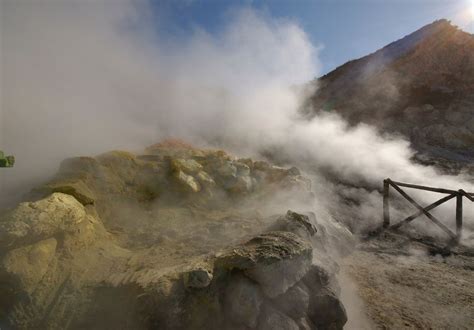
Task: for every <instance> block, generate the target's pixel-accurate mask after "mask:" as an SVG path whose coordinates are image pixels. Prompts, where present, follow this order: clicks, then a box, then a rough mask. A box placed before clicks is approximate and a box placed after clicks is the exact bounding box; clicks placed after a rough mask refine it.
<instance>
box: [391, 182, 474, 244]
mask: <svg viewBox="0 0 474 330" xmlns="http://www.w3.org/2000/svg"><path fill="white" fill-rule="evenodd" d="M390 187H392V188H393V189H395V190H396V191H397V192H398V193H399V194H400V195H402V196H403V197H404V198H405V199H406V200H407V201H409V202H410V203H411V204H412V205H413V206H415V207H416V208H417V209H418V211H417V212H416V213H414V214H412V215H410V216H409V217H407V218H405V219H403V220H402V221H400V222H398V223H396V224H393V225H390V209H389V207H390V204H389V195H390V194H389V193H390ZM401 187H405V188H412V189H419V190H425V191H431V192H435V193H440V194H445V195H446V196H444V197H443V198H441V199H439V200H437V201H436V202H434V203H432V204H430V205H428V206H426V207H422V206H421V205H420V204H418V203H417V202H416V201H415V200H414V199H413V198H412V197H411V196H410V195H408V194H407V193H406V192H405V191H404V190H403V189H402V188H401ZM464 197H465V198H467V199H468V200H470V201H471V202H474V193H467V192H465V191H464V190H462V189H459V190H450V189H442V188H432V187H425V186H420V185H415V184H408V183H402V182H395V181H392V180H390V179H385V180H384V181H383V228H393V229H396V228H400V227H401V226H402V225H404V224H406V223H409V222H411V221H413V220H415V219H416V218H418V217H419V216H421V215H425V216H426V217H427V218H428V219H430V220H431V221H432V222H433V223H434V224H436V225H437V226H438V227H439V228H441V229H442V230H443V231H444V232H446V234H448V235H449V237H450V238H451V239H453V240H457V241H459V239H460V237H461V233H462V225H463V224H462V223H463V214H462V213H463V210H462V209H463V207H462V206H463V198H464ZM453 198H456V233H453V232H452V231H451V230H450V229H449V228H448V227H446V226H445V225H444V224H443V223H442V222H441V221H439V220H438V219H437V218H436V217H435V216H434V215H432V214H431V213H430V211H431V210H433V209H434V208H436V207H438V206H440V205H441V204H443V203H445V202H447V201H449V200H451V199H453Z"/></svg>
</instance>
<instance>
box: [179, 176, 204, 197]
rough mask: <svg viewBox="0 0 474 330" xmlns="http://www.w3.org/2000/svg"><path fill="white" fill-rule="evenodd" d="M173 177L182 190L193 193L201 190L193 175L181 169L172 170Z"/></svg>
mask: <svg viewBox="0 0 474 330" xmlns="http://www.w3.org/2000/svg"><path fill="white" fill-rule="evenodd" d="M174 178H175V179H176V181H177V183H178V184H179V185H180V187H181V188H182V189H183V190H184V191H187V192H193V193H197V192H199V191H201V185H200V184H199V182H198V181H197V180H196V179H195V178H194V177H193V176H191V175H189V174H186V173H184V172H183V171H178V172H174Z"/></svg>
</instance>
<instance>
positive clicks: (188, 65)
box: [0, 0, 474, 292]
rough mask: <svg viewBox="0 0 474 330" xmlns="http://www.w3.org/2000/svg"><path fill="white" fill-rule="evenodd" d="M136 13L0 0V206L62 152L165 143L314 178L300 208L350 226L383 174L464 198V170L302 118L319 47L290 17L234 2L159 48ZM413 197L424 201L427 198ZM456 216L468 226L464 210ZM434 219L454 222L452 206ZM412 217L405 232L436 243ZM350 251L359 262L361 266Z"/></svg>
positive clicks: (377, 206) (134, 5) (468, 186)
mask: <svg viewBox="0 0 474 330" xmlns="http://www.w3.org/2000/svg"><path fill="white" fill-rule="evenodd" d="M148 5H149V4H148V3H147V1H131V0H130V1H125V0H124V1H118V2H116V3H114V6H109V5H108V2H107V1H94V2H82V1H44V2H42V3H41V4H38V3H35V2H33V1H31V2H27V1H24V2H18V1H13V0H6V1H2V2H1V3H0V9H1V10H0V15H1V16H0V18H1V19H0V25H1V26H0V37H1V44H2V49H1V55H2V58H1V77H0V78H1V84H2V103H1V109H0V110H1V117H0V118H1V120H2V121H1V122H0V125H1V127H0V146H1V148H2V150H5V151H6V152H7V153H11V154H15V155H16V157H17V165H16V167H15V168H13V169H11V170H5V171H3V170H2V171H1V172H0V182H1V186H0V199H1V201H2V203H6V204H10V205H11V204H12V203H13V202H14V201H18V200H19V199H21V196H22V194H24V193H25V192H27V191H28V190H29V189H31V188H32V187H34V186H37V185H39V184H40V183H42V182H45V181H48V179H49V177H51V176H52V175H53V174H54V173H55V172H56V170H57V164H59V162H60V161H61V160H63V159H64V158H66V157H71V156H78V155H95V154H98V153H101V152H103V151H108V150H112V149H129V150H132V151H133V150H139V149H141V148H142V147H143V146H145V145H149V144H151V143H154V142H156V141H157V140H160V139H161V138H163V137H169V136H178V137H181V138H183V139H185V140H189V141H193V142H195V143H196V144H197V145H201V146H205V147H220V148H224V149H226V150H229V151H231V152H233V153H234V154H237V155H240V156H246V157H248V156H253V157H256V158H267V159H271V160H272V161H275V162H277V163H279V164H282V165H290V166H291V165H296V166H298V167H299V168H301V169H302V170H304V171H305V172H306V173H307V174H308V175H310V176H311V177H312V179H313V191H314V192H315V196H316V198H315V201H314V203H315V205H314V206H313V205H311V206H310V207H309V208H310V209H312V210H313V211H315V212H316V214H318V215H319V216H320V217H323V218H328V219H330V218H335V219H337V220H339V221H340V222H343V223H345V224H347V225H348V226H349V227H350V228H351V229H352V230H353V231H354V232H365V231H367V230H369V229H372V228H373V227H374V226H376V225H378V224H379V223H380V217H381V203H380V200H381V196H380V187H381V183H382V180H383V179H384V178H387V177H390V178H392V179H394V180H398V181H406V182H410V183H417V184H426V185H430V186H439V187H443V188H451V189H456V190H457V189H460V188H463V189H464V190H466V191H474V185H473V179H472V177H470V176H468V175H464V176H462V175H458V176H453V175H446V174H443V173H440V172H439V171H438V170H437V169H435V168H433V167H430V166H423V165H419V164H416V163H414V162H413V161H412V160H411V159H412V157H413V155H414V153H413V151H412V150H411V149H410V147H409V144H408V142H406V141H404V140H401V139H399V138H397V137H391V136H385V135H383V134H380V133H379V132H377V131H376V130H375V129H373V128H371V127H369V126H366V125H359V126H357V127H349V126H348V125H347V123H345V122H344V121H343V120H342V119H341V118H339V117H337V116H335V115H329V114H326V115H319V116H317V117H315V118H313V119H312V121H310V122H308V121H306V120H305V119H303V118H300V116H299V115H298V110H300V109H301V107H302V104H304V100H305V97H306V96H307V95H308V94H309V91H308V89H312V88H317V86H310V87H308V86H307V82H308V81H311V80H312V79H313V78H314V77H316V76H317V75H318V68H319V63H318V59H317V55H318V51H319V49H320V47H319V46H315V45H312V44H311V42H310V41H309V38H308V36H307V35H306V34H305V32H304V31H303V30H302V29H301V28H300V27H299V26H298V25H297V24H296V23H294V22H291V21H283V20H277V19H274V18H272V17H269V16H268V15H267V14H266V13H262V12H256V11H254V10H252V9H249V8H243V9H240V10H237V11H236V12H234V13H232V14H230V15H229V16H228V17H227V20H226V24H225V25H224V26H223V28H222V31H221V32H219V33H218V34H210V33H208V32H207V31H204V30H202V29H200V28H196V30H195V31H193V33H191V34H190V35H189V36H187V37H186V38H184V39H180V40H170V39H169V38H167V37H166V35H164V34H163V33H162V31H160V29H159V20H160V18H159V17H150V14H149V12H150V11H149V10H148V9H149V8H148ZM156 21H158V24H157V23H156ZM157 26H158V28H157ZM295 86H297V87H295ZM300 86H305V87H304V88H301V87H300ZM414 195H415V196H417V198H420V199H421V200H422V201H423V203H424V204H429V203H431V202H432V201H433V199H432V198H436V197H434V196H432V195H429V194H423V195H422V194H420V195H419V194H417V193H414ZM274 205H278V203H275V204H272V205H269V207H270V206H274ZM0 206H1V205H0ZM465 208H466V209H465V218H466V219H472V218H473V215H474V208H473V207H472V205H470V204H467V203H466V206H465ZM405 212H410V209H409V208H405V207H403V206H402V207H399V210H394V212H393V215H394V217H395V216H397V215H400V217H402V216H403V215H404V214H406V213H405ZM437 212H439V213H435V214H437V215H438V216H439V217H440V218H442V219H446V220H445V221H446V224H448V225H449V226H451V227H452V226H453V224H454V220H453V218H454V216H453V208H450V209H448V208H444V209H441V210H440V211H437ZM406 215H408V214H406ZM420 221H423V220H417V221H415V222H414V224H413V226H414V228H416V229H417V230H421V231H422V232H424V233H426V234H429V235H438V233H436V232H433V231H432V230H431V228H432V227H430V226H429V225H427V224H426V223H422V222H420ZM183 226H184V224H183ZM466 226H467V230H466V232H465V237H464V238H463V242H464V243H466V244H472V237H471V236H472V235H471V231H472V230H473V229H474V228H472V226H473V224H472V223H468V222H467V223H466ZM175 230H176V231H179V226H178V227H177V228H175ZM164 254H166V253H164ZM358 256H360V257H361V258H362V259H361V263H362V264H364V263H365V262H367V261H368V260H371V259H370V258H372V256H368V257H367V258H368V259H364V256H365V255H364V254H358ZM377 265H378V264H377ZM377 269H382V266H381V268H377ZM439 269H440V271H441V270H442V269H441V268H439ZM359 271H360V272H363V270H359ZM359 271H357V272H359ZM357 272H356V273H357ZM359 274H362V273H359ZM354 276H356V277H357V274H356V275H354ZM358 278H360V277H358ZM357 283H358V284H359V285H361V286H362V287H363V286H364V283H362V282H357ZM471 292H472V291H471Z"/></svg>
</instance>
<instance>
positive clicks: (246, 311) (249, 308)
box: [225, 275, 263, 328]
mask: <svg viewBox="0 0 474 330" xmlns="http://www.w3.org/2000/svg"><path fill="white" fill-rule="evenodd" d="M262 303H263V295H262V293H261V291H260V288H259V287H258V285H256V284H255V283H254V282H252V281H250V280H249V279H247V278H245V277H244V276H241V275H236V276H233V277H232V278H231V279H230V284H229V285H228V287H227V288H226V290H225V313H226V315H227V316H228V317H229V318H230V319H231V320H232V322H233V323H235V324H238V325H243V326H246V327H249V328H255V326H256V325H257V321H258V315H259V314H260V306H261V305H262Z"/></svg>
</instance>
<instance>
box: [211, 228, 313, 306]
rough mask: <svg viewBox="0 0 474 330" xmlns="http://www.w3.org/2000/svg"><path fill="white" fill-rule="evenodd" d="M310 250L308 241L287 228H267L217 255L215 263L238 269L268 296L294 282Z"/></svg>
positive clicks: (306, 266)
mask: <svg viewBox="0 0 474 330" xmlns="http://www.w3.org/2000/svg"><path fill="white" fill-rule="evenodd" d="M312 252H313V250H312V247H311V244H310V243H309V242H308V241H305V240H302V239H301V238H299V237H298V236H296V235H295V234H293V233H290V232H283V231H282V232H270V233H267V234H262V235H260V236H257V237H255V238H253V239H251V240H250V241H248V242H247V243H246V244H245V245H243V246H241V247H237V248H234V249H233V250H232V252H230V253H227V254H224V255H223V256H220V257H219V258H218V259H217V260H216V265H217V266H218V267H220V268H225V269H229V270H232V269H239V270H242V271H244V273H245V275H246V276H248V277H249V278H251V279H252V280H254V281H255V282H257V283H259V284H260V286H261V287H262V290H263V292H264V293H265V294H266V295H268V296H269V297H276V296H278V295H280V294H282V293H284V292H286V290H287V289H288V288H289V287H291V286H293V285H294V284H295V283H296V282H298V281H299V280H300V279H301V278H302V277H303V276H304V275H305V274H306V272H307V271H308V269H309V267H310V266H311V260H312V257H313V254H312Z"/></svg>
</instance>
